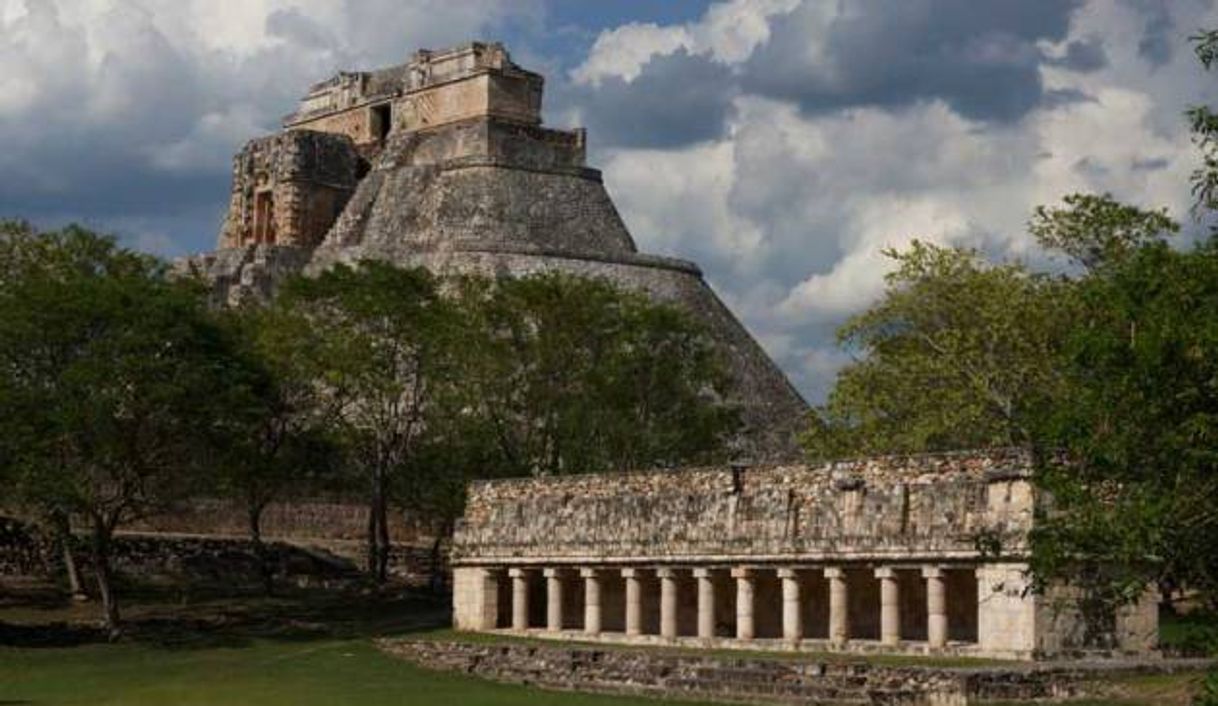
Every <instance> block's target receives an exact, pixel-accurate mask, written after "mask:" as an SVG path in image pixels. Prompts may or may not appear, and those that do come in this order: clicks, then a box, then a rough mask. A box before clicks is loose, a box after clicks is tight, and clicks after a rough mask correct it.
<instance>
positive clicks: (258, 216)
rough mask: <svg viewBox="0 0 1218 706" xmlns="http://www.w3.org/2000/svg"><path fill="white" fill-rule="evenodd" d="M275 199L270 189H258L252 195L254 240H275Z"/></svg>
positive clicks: (271, 241) (259, 241)
mask: <svg viewBox="0 0 1218 706" xmlns="http://www.w3.org/2000/svg"><path fill="white" fill-rule="evenodd" d="M274 210H275V200H274V198H273V197H272V196H271V192H270V191H260V192H258V193H257V194H256V195H255V196H254V242H255V243H269V244H273V243H274V242H275V219H274Z"/></svg>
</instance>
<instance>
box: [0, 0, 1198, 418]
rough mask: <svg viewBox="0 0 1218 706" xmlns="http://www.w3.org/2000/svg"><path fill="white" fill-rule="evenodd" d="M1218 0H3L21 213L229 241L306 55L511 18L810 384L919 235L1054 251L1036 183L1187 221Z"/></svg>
mask: <svg viewBox="0 0 1218 706" xmlns="http://www.w3.org/2000/svg"><path fill="white" fill-rule="evenodd" d="M1203 27H1218V8H1215V3H1214V1H1213V0H1018V1H1016V0H851V1H850V2H845V1H844V0H843V1H840V2H839V1H838V0H716V1H711V0H664V1H662V2H661V1H656V0H0V217H22V218H26V219H29V220H31V221H33V222H35V223H37V224H40V225H45V226H48V227H53V226H57V225H60V224H63V223H66V222H69V221H78V222H82V223H84V224H86V225H89V226H91V227H94V228H98V229H101V230H105V231H108V232H112V233H115V234H117V235H118V236H119V237H120V238H121V239H122V240H123V242H124V243H126V244H128V245H130V246H132V247H136V248H140V249H144V250H148V251H151V252H154V253H157V254H160V255H164V256H167V257H173V256H178V255H183V254H187V253H192V252H198V251H203V250H208V249H211V248H212V247H213V246H214V243H215V239H216V235H217V232H218V230H219V227H220V222H221V220H222V218H223V215H224V209H225V207H226V205H227V197H228V191H229V181H230V177H231V175H230V172H231V159H232V155H233V153H234V152H236V151H237V150H238V149H239V148H240V146H241V145H242V144H243V143H244V142H246V141H247V140H249V139H251V138H253V137H256V136H259V135H263V134H266V133H269V132H272V131H274V130H275V129H276V127H277V126H278V123H279V120H280V119H281V117H282V116H283V115H286V114H287V113H290V112H292V111H293V110H294V109H295V106H296V102H297V100H298V99H299V98H300V97H301V96H302V95H303V93H304V91H305V89H306V88H307V87H308V86H309V84H311V83H313V82H316V81H318V80H321V79H324V78H327V77H329V76H330V75H332V74H333V73H335V72H336V71H338V70H339V69H367V68H375V67H379V66H386V65H390V64H396V63H400V62H402V61H404V60H405V59H407V58H408V57H409V55H410V54H411V53H413V51H414V50H415V49H418V48H424V47H426V48H441V47H444V46H447V45H450V44H455V43H461V42H466V41H470V40H473V39H485V40H501V41H504V42H506V43H507V45H508V47H509V49H510V50H511V52H512V55H513V58H514V59H515V60H516V61H517V62H518V63H520V64H522V65H523V66H525V67H526V68H530V69H533V70H537V71H541V72H543V73H544V74H546V77H547V83H546V104H545V109H546V122H547V124H549V125H551V126H554V127H560V128H564V127H574V126H581V125H582V126H586V127H587V128H588V130H589V143H590V152H589V161H590V163H591V165H592V166H595V167H598V168H600V169H602V170H603V171H604V174H605V182H606V185H607V187H608V189H609V191H610V193H611V194H612V195H613V197H614V199H615V200H616V203H617V205H618V208H619V210H620V211H621V212H622V216H623V218H624V219H625V221H626V224H627V226H628V227H629V228H630V230H631V232H632V234H633V235H634V238H635V240H636V242H637V243H638V245H639V247H640V249H641V250H643V251H646V252H652V253H657V254H664V255H675V256H678V257H683V258H687V259H691V260H694V261H696V262H697V263H698V264H699V265H701V267H702V268H703V270H704V271H705V273H706V276H707V279H708V280H709V281H710V282H711V284H712V286H714V287H715V289H716V291H717V292H718V293H719V294H720V296H721V297H723V298H724V299H725V300H726V301H727V303H728V304H729V306H731V308H732V309H733V310H734V311H735V312H736V313H737V315H738V316H739V317H740V318H741V319H742V320H743V321H744V322H745V324H746V325H747V326H748V327H749V329H750V330H751V331H752V332H753V333H754V335H756V336H757V338H758V339H759V340H760V341H761V342H762V344H763V345H764V346H765V347H766V349H767V350H768V351H769V352H770V354H771V355H772V356H773V357H774V358H775V359H776V360H777V361H778V362H779V364H780V365H781V366H782V367H783V369H784V370H785V371H786V372H787V374H788V375H789V376H790V378H791V379H792V381H793V382H795V384H796V385H797V387H799V388H800V389H801V390H802V391H803V393H804V394H805V396H806V397H807V398H808V399H809V400H810V401H812V402H819V401H821V400H822V399H823V398H824V395H825V394H826V392H827V390H829V389H830V388H831V386H832V381H833V376H834V373H835V372H836V371H837V370H838V369H839V368H840V367H841V366H842V365H843V364H845V363H847V362H848V361H849V355H848V353H847V352H845V351H842V350H841V349H839V348H838V347H837V346H836V344H835V342H834V330H835V329H836V328H837V327H838V326H839V325H840V324H841V323H842V322H843V321H844V320H845V319H846V318H847V317H849V316H850V315H851V314H854V313H857V312H859V311H861V310H863V309H865V308H866V307H867V306H868V305H869V304H870V303H872V302H874V301H876V299H877V298H878V297H879V296H880V295H881V294H882V292H883V287H884V274H885V273H886V272H887V271H889V269H890V267H891V263H890V261H889V260H888V259H887V258H885V256H884V255H883V251H884V250H885V249H888V248H900V247H901V246H903V245H904V244H907V243H908V242H909V241H910V240H911V239H913V238H918V239H921V240H925V241H930V242H934V243H939V244H943V245H959V246H967V247H975V248H979V249H981V250H983V251H984V252H986V253H988V254H990V255H992V256H993V257H995V258H1014V259H1023V260H1027V261H1030V262H1033V263H1039V262H1043V261H1044V254H1043V253H1040V252H1038V251H1037V249H1036V247H1035V245H1034V243H1032V242H1031V240H1030V238H1029V237H1028V235H1027V232H1026V223H1027V220H1028V217H1029V215H1030V213H1031V211H1032V209H1033V208H1034V207H1035V206H1036V205H1038V204H1053V203H1057V202H1060V199H1061V198H1062V197H1063V196H1065V195H1066V194H1069V193H1073V192H1095V193H1103V192H1108V193H1111V194H1113V195H1114V196H1116V197H1117V198H1119V199H1121V200H1124V201H1127V202H1130V203H1134V204H1137V205H1140V206H1144V207H1148V208H1149V207H1155V208H1159V207H1163V208H1167V209H1168V211H1169V212H1170V213H1171V214H1172V215H1173V216H1174V217H1176V218H1177V219H1179V220H1181V221H1184V222H1186V223H1187V222H1188V221H1189V218H1190V216H1189V210H1188V209H1189V205H1190V197H1189V185H1188V176H1189V173H1190V172H1191V171H1192V170H1193V169H1194V168H1195V167H1196V163H1197V155H1196V150H1195V148H1194V147H1193V145H1192V144H1191V141H1190V136H1189V133H1188V130H1187V124H1186V122H1185V120H1184V117H1183V111H1184V110H1185V109H1186V108H1187V107H1188V106H1190V105H1193V104H1197V103H1209V104H1214V103H1218V96H1215V92H1216V91H1215V88H1216V87H1218V81H1216V79H1218V76H1207V75H1206V74H1205V73H1204V72H1203V71H1202V70H1201V69H1200V67H1199V66H1198V65H1197V63H1196V61H1195V59H1194V57H1193V55H1192V52H1191V50H1190V46H1189V43H1188V37H1189V36H1190V35H1192V34H1193V33H1195V32H1196V31H1197V30H1198V29H1199V28H1203Z"/></svg>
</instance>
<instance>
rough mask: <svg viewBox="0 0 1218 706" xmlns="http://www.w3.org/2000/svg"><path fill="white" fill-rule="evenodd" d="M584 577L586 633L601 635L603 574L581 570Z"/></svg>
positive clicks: (598, 570)
mask: <svg viewBox="0 0 1218 706" xmlns="http://www.w3.org/2000/svg"><path fill="white" fill-rule="evenodd" d="M579 575H580V576H583V577H584V632H586V633H588V634H589V635H599V634H600V632H601V572H600V569H592V568H588V569H581V570H580V572H579Z"/></svg>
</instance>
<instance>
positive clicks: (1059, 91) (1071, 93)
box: [1040, 88, 1095, 110]
mask: <svg viewBox="0 0 1218 706" xmlns="http://www.w3.org/2000/svg"><path fill="white" fill-rule="evenodd" d="M1094 102H1095V96H1091V95H1088V94H1086V93H1084V92H1082V91H1080V90H1078V89H1077V88H1054V89H1052V90H1048V91H1045V96H1044V98H1042V99H1041V101H1040V104H1041V105H1042V106H1044V107H1045V108H1046V109H1048V110H1054V109H1056V108H1064V107H1066V106H1070V105H1074V104H1075V103H1094Z"/></svg>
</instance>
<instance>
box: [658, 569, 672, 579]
mask: <svg viewBox="0 0 1218 706" xmlns="http://www.w3.org/2000/svg"><path fill="white" fill-rule="evenodd" d="M676 577H677V570H676V569H674V568H672V567H671V566H661V567H660V568H658V569H656V578H661V579H675V578H676Z"/></svg>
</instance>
